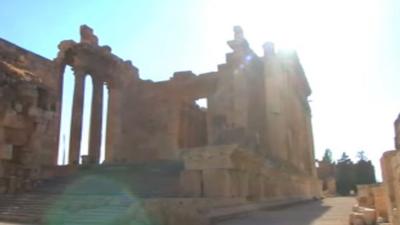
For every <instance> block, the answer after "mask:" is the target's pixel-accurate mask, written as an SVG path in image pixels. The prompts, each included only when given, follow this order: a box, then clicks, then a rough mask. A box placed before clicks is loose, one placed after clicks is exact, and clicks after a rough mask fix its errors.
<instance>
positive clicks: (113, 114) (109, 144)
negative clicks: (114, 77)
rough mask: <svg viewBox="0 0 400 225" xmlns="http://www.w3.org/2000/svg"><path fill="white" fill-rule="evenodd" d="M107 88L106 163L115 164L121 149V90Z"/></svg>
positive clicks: (108, 86) (111, 87)
mask: <svg viewBox="0 0 400 225" xmlns="http://www.w3.org/2000/svg"><path fill="white" fill-rule="evenodd" d="M107 88H108V113H107V131H106V159H105V162H106V163H116V162H118V160H120V158H119V156H118V151H119V149H120V148H121V146H120V143H119V142H120V141H119V140H120V138H121V128H122V127H121V126H122V121H121V110H122V109H121V107H122V90H121V89H120V88H118V87H113V86H110V84H108V85H107Z"/></svg>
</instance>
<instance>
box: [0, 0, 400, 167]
mask: <svg viewBox="0 0 400 225" xmlns="http://www.w3.org/2000/svg"><path fill="white" fill-rule="evenodd" d="M399 11H400V2H399V1H397V2H396V1H395V0H376V1H371V0H335V1H321V0H303V1H296V0H293V1H292V0H276V1H269V0H264V1H256V0H246V1H233V0H218V1H217V0H190V1H187V0H186V1H185V0H170V1H168V0H162V1H161V0H158V1H157V0H147V1H139V0H130V1H129V0H126V1H123V0H120V1H105V0H96V1H95V0H87V1H78V0H69V1H61V0H60V1H50V0H47V1H26V0H25V1H22V0H3V1H2V6H1V8H0V36H1V37H2V38H5V39H7V40H9V41H11V42H14V43H16V44H17V45H20V46H22V47H24V48H26V49H28V50H31V51H33V52H36V53H38V54H40V55H43V56H45V57H47V58H50V59H52V58H54V57H55V56H56V53H57V44H58V43H59V42H60V41H61V40H65V39H74V40H79V32H78V29H79V26H80V25H81V24H88V25H89V26H91V27H92V28H93V29H94V30H95V33H96V34H97V35H98V37H99V39H100V44H106V45H109V46H111V47H112V49H113V52H114V53H115V54H117V55H118V56H120V57H121V58H123V59H129V60H132V62H133V64H134V65H135V66H137V67H138V68H139V69H140V74H141V77H142V78H143V79H152V80H164V79H168V78H169V77H170V76H171V75H172V74H173V72H174V71H179V70H193V71H194V72H195V73H202V72H208V71H213V70H216V66H217V64H219V63H223V62H224V57H225V53H226V52H228V51H229V49H228V47H227V46H226V44H225V42H226V41H227V40H229V39H231V38H232V26H233V25H242V27H243V29H244V31H245V35H246V37H247V39H248V40H249V42H250V44H251V46H252V47H253V49H254V50H255V51H256V52H258V53H260V52H261V46H262V44H263V43H264V42H265V41H274V42H275V43H276V44H277V45H278V47H281V48H295V49H296V50H297V51H298V52H299V55H300V58H301V61H302V63H303V66H304V69H305V71H306V74H307V76H308V79H309V82H310V84H311V87H312V89H313V94H312V96H311V100H312V110H313V126H314V133H315V144H316V145H315V147H316V152H317V157H321V155H322V154H323V151H324V149H325V148H331V149H332V150H333V152H334V157H335V159H337V158H339V156H340V155H341V153H342V152H343V151H346V152H347V153H348V154H349V155H350V156H352V157H354V156H355V154H356V152H357V151H359V150H364V151H365V152H366V154H367V156H368V157H369V158H370V159H372V160H373V161H374V163H375V165H376V166H377V165H378V159H379V157H380V156H381V154H382V152H383V151H385V150H390V149H392V148H393V136H394V133H393V120H394V119H395V117H396V116H397V113H398V112H400V101H399V99H400V91H399V88H398V87H399V84H400V78H399V77H400V76H399V74H400V63H398V59H399V58H400V42H399V41H398V40H400V12H399ZM70 83H71V80H70V81H67V85H70ZM89 89H90V88H89Z"/></svg>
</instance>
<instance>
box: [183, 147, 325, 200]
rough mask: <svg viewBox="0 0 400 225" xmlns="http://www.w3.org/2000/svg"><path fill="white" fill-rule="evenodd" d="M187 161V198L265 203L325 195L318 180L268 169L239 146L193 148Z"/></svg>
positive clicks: (184, 183)
mask: <svg viewBox="0 0 400 225" xmlns="http://www.w3.org/2000/svg"><path fill="white" fill-rule="evenodd" d="M183 158H184V163H185V171H183V172H182V174H181V187H182V192H183V194H184V196H187V197H214V198H222V197H223V198H244V199H247V200H250V201H263V200H271V199H288V198H294V197H299V198H305V199H307V198H308V199H311V198H312V197H320V196H321V192H320V186H321V183H320V181H319V180H318V179H316V178H314V177H310V176H304V175H303V174H301V173H298V174H295V173H293V172H291V171H290V172H289V171H285V170H283V169H281V168H273V167H270V166H266V165H265V163H264V160H263V159H262V158H260V157H258V156H257V154H254V153H252V152H251V151H249V150H248V149H242V148H241V147H239V146H238V145H220V146H209V147H204V148H196V149H191V150H190V151H188V152H185V153H184V155H183Z"/></svg>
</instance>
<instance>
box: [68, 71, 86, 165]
mask: <svg viewBox="0 0 400 225" xmlns="http://www.w3.org/2000/svg"><path fill="white" fill-rule="evenodd" d="M74 75H75V86H74V98H73V102H72V116H71V133H70V141H69V164H72V165H78V164H79V153H80V148H81V138H82V120H83V100H84V92H85V75H86V74H85V72H83V71H81V70H75V71H74Z"/></svg>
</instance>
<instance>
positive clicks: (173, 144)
mask: <svg viewBox="0 0 400 225" xmlns="http://www.w3.org/2000/svg"><path fill="white" fill-rule="evenodd" d="M185 74H186V75H185ZM201 79H202V76H195V75H194V74H193V73H191V72H181V73H176V74H175V75H174V77H173V78H171V80H169V81H163V82H151V81H143V80H138V81H137V82H135V83H132V85H130V86H129V87H128V88H126V89H125V92H124V94H123V100H122V101H123V103H122V104H123V105H124V110H123V112H122V115H121V116H122V120H123V121H126V122H125V123H123V124H122V129H123V131H124V132H123V133H122V135H121V137H120V138H121V148H120V149H119V150H118V153H115V154H114V156H113V157H114V158H113V159H111V161H110V162H116V163H121V162H144V161H151V160H178V159H180V153H181V151H184V149H186V148H191V147H198V146H205V145H206V144H207V121H206V111H205V109H201V108H200V107H199V106H198V105H196V104H195V100H196V99H197V98H200V97H202V96H203V94H201V92H202V91H201V90H199V89H198V88H197V90H196V89H193V90H189V89H191V86H192V85H193V84H192V82H194V83H197V82H200V83H201ZM185 93H187V94H185Z"/></svg>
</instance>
